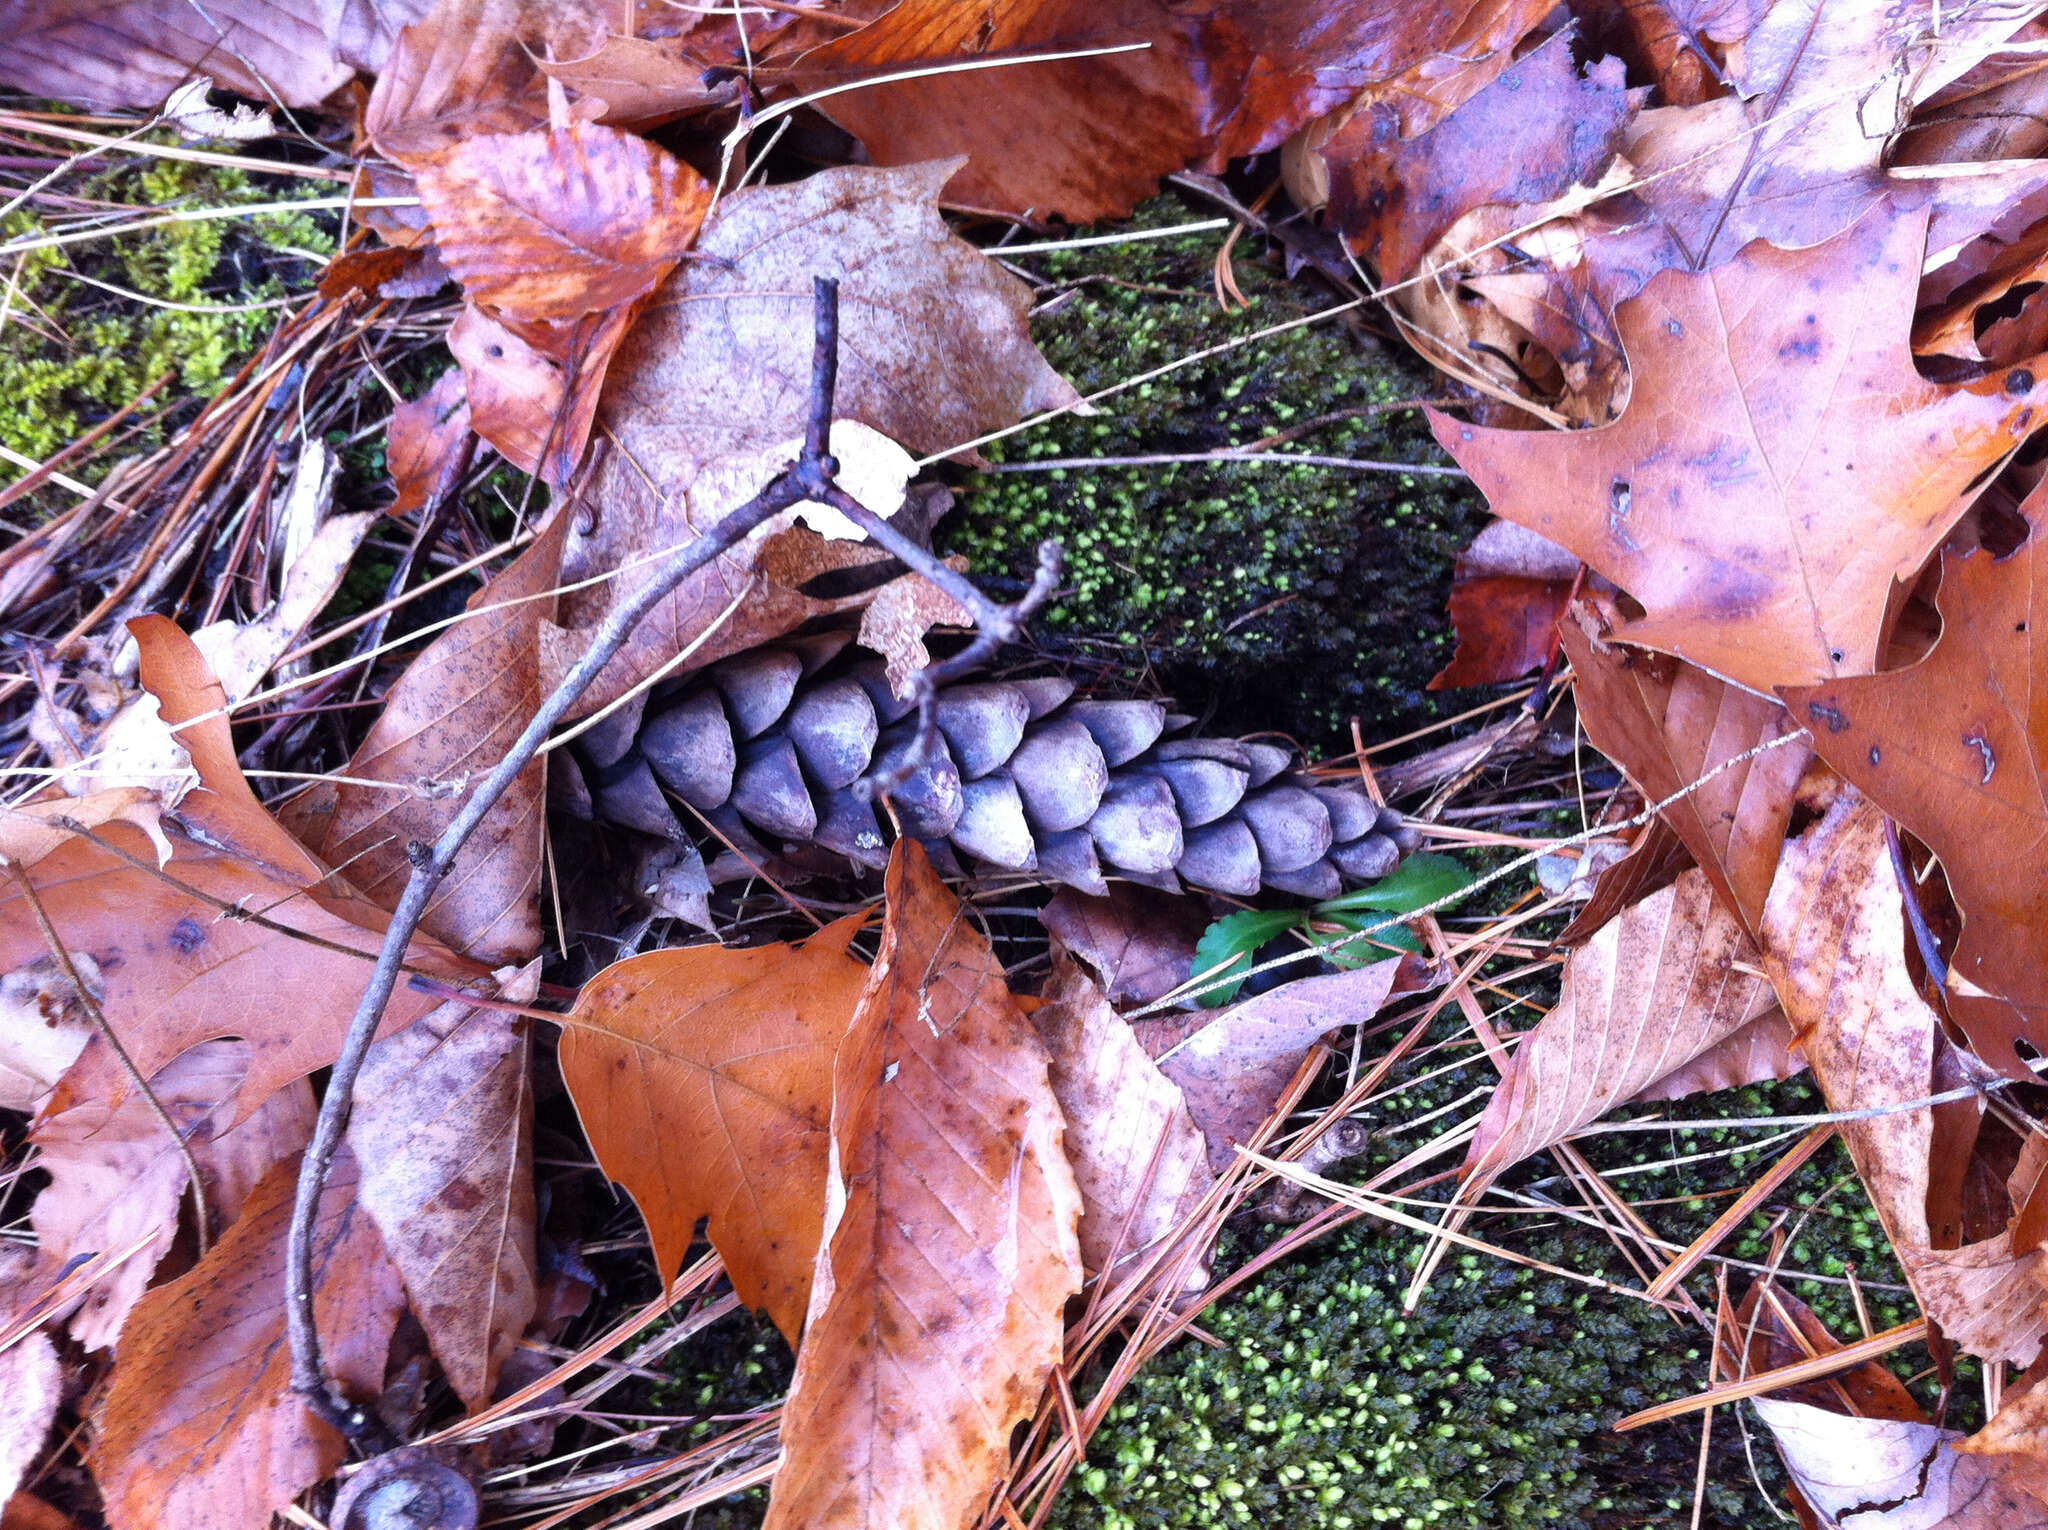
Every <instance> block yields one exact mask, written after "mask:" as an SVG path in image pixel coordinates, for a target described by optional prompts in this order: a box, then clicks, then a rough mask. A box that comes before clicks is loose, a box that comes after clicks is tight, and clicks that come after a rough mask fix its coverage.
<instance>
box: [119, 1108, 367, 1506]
mask: <svg viewBox="0 0 2048 1530" xmlns="http://www.w3.org/2000/svg"><path fill="white" fill-rule="evenodd" d="M297 1179H298V1160H297V1159H296V1158H292V1159H286V1160H284V1161H283V1162H281V1163H279V1164H278V1165H277V1166H276V1168H274V1169H273V1170H272V1171H271V1172H270V1174H269V1175H268V1176H266V1177H265V1179H264V1181H263V1183H262V1184H261V1185H259V1186H258V1187H257V1189H256V1193H255V1194H254V1195H252V1196H251V1197H250V1198H249V1204H248V1206H247V1207H246V1209H245V1210H244V1212H243V1215H242V1218H241V1220H240V1221H238V1222H237V1223H236V1224H235V1225H234V1226H233V1227H231V1228H230V1229H228V1232H227V1235H226V1236H225V1237H223V1238H222V1239H221V1240H220V1242H218V1243H216V1244H215V1245H214V1246H213V1248H212V1249H211V1250H210V1251H209V1252H208V1253H207V1256H206V1257H205V1258H204V1259H202V1260H200V1262H199V1263H198V1265H196V1266H195V1267H194V1268H193V1269H192V1270H191V1271H190V1272H189V1273H188V1274H186V1275H183V1276H181V1277H180V1278H179V1279H177V1280H174V1281H172V1282H171V1283H170V1284H169V1285H167V1286H159V1287H158V1288H157V1289H156V1290H154V1291H151V1292H150V1293H149V1294H148V1295H147V1296H145V1297H143V1299H142V1301H141V1302H140V1303H139V1304H138V1305H137V1307H136V1309H135V1313H134V1315H133V1318H132V1320H131V1323H130V1334H129V1337H128V1341H127V1342H126V1343H124V1344H123V1345H122V1346H121V1355H120V1363H119V1364H118V1365H116V1366H115V1368H114V1373H113V1384H112V1386H111V1387H110V1389H109V1390H108V1393H107V1397H106V1402H105V1405H104V1407H103V1408H102V1410H101V1412H100V1414H99V1427H98V1430H97V1431H96V1433H95V1434H94V1436H93V1439H92V1444H91V1447H90V1452H89V1455H90V1460H91V1463H92V1467H93V1474H94V1476H95V1478H96V1479H97V1480H98V1482H99V1484H100V1489H101V1491H102V1492H103V1493H104V1494H105V1496H106V1513H107V1521H108V1523H109V1525H111V1526H112V1527H113V1530H241V1527H246V1526H252V1525H260V1524H264V1523H266V1522H267V1521H268V1519H269V1517H270V1515H271V1514H272V1513H273V1512H275V1511H276V1510H278V1509H281V1508H283V1507H284V1506H285V1505H286V1504H288V1503H290V1502H291V1501H292V1499H293V1498H295V1497H296V1496H297V1495H298V1494H299V1493H301V1492H303V1491H304V1490H305V1489H306V1488H308V1487H310V1486H312V1485H313V1484H314V1483H316V1482H318V1481H320V1480H321V1479H323V1478H325V1477H327V1476H328V1475H330V1474H331V1473H332V1472H333V1471H334V1469H335V1468H336V1467H338V1466H340V1465H341V1463H342V1460H343V1457H344V1454H345V1452H344V1449H343V1445H342V1440H341V1437H340V1435H338V1434H337V1433H336V1432H335V1431H334V1430H333V1429H331V1428H330V1427H329V1426H328V1425H326V1424H325V1423H322V1422H321V1421H320V1420H318V1419H316V1418H315V1417H314V1416H313V1415H312V1414H311V1413H310V1412H309V1411H308V1410H307V1408H306V1405H305V1403H304V1402H303V1401H302V1400H301V1399H300V1397H299V1396H298V1394H297V1393H296V1392H294V1391H293V1390H292V1387H291V1356H290V1351H289V1347H288V1346H287V1345H286V1343H285V1336H284V1251H285V1229H286V1225H287V1224H288V1223H289V1221H290V1219H291V1205H292V1190H293V1186H294V1185H295V1183H296V1182H297ZM356 1191H357V1170H356V1161H355V1158H354V1156H353V1155H352V1154H351V1153H350V1152H349V1151H348V1149H347V1148H346V1147H344V1148H342V1149H341V1151H340V1153H339V1154H338V1155H337V1156H336V1158H335V1161H334V1171H333V1173H332V1174H331V1175H330V1176H329V1178H328V1181H327V1188H326V1190H325V1192H324V1193H323V1194H322V1196H321V1200H320V1219H319V1221H318V1223H317V1224H316V1226H315V1233H314V1250H313V1260H314V1264H313V1281H314V1298H313V1307H314V1315H315V1320H316V1321H317V1322H318V1323H319V1325H320V1333H321V1337H322V1339H323V1340H324V1347H325V1350H326V1360H327V1366H328V1371H329V1373H330V1374H331V1375H332V1376H334V1377H335V1379H336V1380H337V1381H339V1382H340V1384H341V1385H342V1386H343V1387H344V1388H345V1389H346V1391H347V1392H348V1394H349V1396H351V1397H352V1398H357V1399H361V1400H363V1401H370V1400H373V1399H375V1397H376V1396H377V1394H378V1392H379V1391H380V1390H381V1389H382V1387H383V1382H384V1361H385V1355H386V1352H387V1350H388V1349H389V1348H390V1345H391V1335H392V1332H393V1330H394V1329H395V1328H396V1327H397V1324H398V1316H399V1313H400V1311H401V1310H402V1309H403V1306H404V1296H403V1294H402V1291H401V1289H400V1286H399V1280H398V1273H397V1271H395V1270H394V1269H392V1267H391V1264H390V1262H389V1261H388V1260H387V1259H386V1258H385V1257H384V1250H383V1247H382V1245H381V1244H380V1242H379V1241H378V1237H377V1229H376V1226H375V1224H374V1223H373V1222H372V1221H371V1219H370V1214H369V1212H368V1211H367V1210H365V1209H364V1208H363V1206H362V1205H361V1204H360V1203H359V1202H358V1201H357V1199H356Z"/></svg>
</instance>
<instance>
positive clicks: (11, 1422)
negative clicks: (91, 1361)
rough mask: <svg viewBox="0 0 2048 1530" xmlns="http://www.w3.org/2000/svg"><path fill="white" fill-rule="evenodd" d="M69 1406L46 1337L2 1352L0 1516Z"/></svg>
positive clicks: (39, 1335) (52, 1347)
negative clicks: (64, 1405) (60, 1406)
mask: <svg viewBox="0 0 2048 1530" xmlns="http://www.w3.org/2000/svg"><path fill="white" fill-rule="evenodd" d="M63 1400H64V1370H63V1367H62V1366H61V1365H60V1364H59V1363H58V1360H57V1349H56V1346H55V1345H53V1344H52V1343H51V1342H50V1336H49V1335H48V1334H46V1333H32V1334H30V1335H29V1336H28V1337H27V1338H25V1339H23V1340H22V1341H21V1342H20V1343H19V1344H15V1345H13V1346H11V1347H9V1348H7V1349H0V1510H4V1509H5V1508H6V1507H7V1505H8V1502H9V1501H10V1500H11V1499H12V1498H13V1497H14V1490H15V1489H16V1488H18V1487H20V1486H21V1479H22V1478H23V1477H24V1476H26V1475H27V1473H28V1469H29V1468H30V1467H31V1466H33V1465H34V1464H35V1459H36V1457H37V1456H39V1455H41V1454H42V1450H43V1441H44V1439H45V1438H46V1437H47V1436H48V1435H49V1432H50V1425H51V1423H52V1422H53V1421H54V1420H55V1419H56V1417H57V1404H59V1403H60V1402H62V1401H63Z"/></svg>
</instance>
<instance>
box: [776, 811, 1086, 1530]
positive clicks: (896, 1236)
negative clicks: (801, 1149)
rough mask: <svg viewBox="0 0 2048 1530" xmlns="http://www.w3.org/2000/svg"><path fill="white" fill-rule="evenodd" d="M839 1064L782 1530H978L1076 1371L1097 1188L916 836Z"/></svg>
mask: <svg viewBox="0 0 2048 1530" xmlns="http://www.w3.org/2000/svg"><path fill="white" fill-rule="evenodd" d="M885 887H886V896H887V907H888V920H887V923H886V924H885V925H884V927H883V931H882V949H881V952H880V954H879V955H878V956H877V957H876V959H875V965H874V969H873V971H872V973H871V974H870V976H869V979H868V984H867V988H866V991H865V992H864V993H863V994H862V996H861V1003H860V1008H859V1011H858V1012H857V1013H856V1014H855V1016H854V1020H853V1025H852V1028H851V1029H850V1030H849V1031H848V1032H847V1034H846V1038H845V1040H844V1041H842V1042H841V1043H840V1046H839V1053H838V1056H837V1057H836V1058H835V1059H834V1061H833V1066H832V1163H833V1169H834V1173H833V1175H832V1178H831V1180H830V1182H829V1186H828V1199H827V1202H826V1228H825V1246H824V1248H823V1249H822V1250H821V1252H820V1254H819V1258H818V1267H817V1275H816V1279H815V1283H814V1284H813V1287H812V1290H811V1308H810V1321H809V1324H808V1327H807V1329H806V1332H805V1334H804V1342H803V1348H802V1350H801V1351H800V1352H799V1353H798V1356H797V1367H796V1377H795V1380H794V1382H793V1383H792V1385H791V1390H790V1398H789V1403H788V1406H787V1407H786V1409H785V1410H784V1414H783V1426H782V1439H783V1446H784V1449H785V1451H786V1454H785V1456H784V1459H783V1463H782V1467H781V1469H780V1471H778V1472H777V1474H776V1478H775V1486H774V1492H773V1496H772V1497H771V1498H770V1501H769V1505H768V1518H767V1522H766V1530H842V1527H844V1530H852V1527H856V1526H863V1527H864V1526H882V1525H886V1526H890V1527H891V1530H962V1527H964V1526H966V1525H969V1524H971V1523H972V1522H973V1521H974V1519H975V1517H976V1516H977V1515H978V1514H979V1513H980V1511H981V1509H982V1508H983V1506H984V1505H985V1504H986V1502H987V1499H988V1492H989V1488H990V1486H991V1485H992V1484H993V1482H994V1481H995V1479H996V1476H997V1475H998V1473H999V1472H1000V1470H1001V1468H1002V1466H1003V1463H1004V1462H1005V1461H1006V1460H1007V1459H1008V1455H1009V1446H1010V1430H1011V1428H1012V1426H1014V1425H1015V1424H1016V1423H1017V1421H1018V1420H1020V1419H1022V1418H1024V1417H1025V1416H1026V1415H1027V1414H1028V1413H1029V1412H1030V1411H1031V1409H1032V1407H1033V1405H1034V1404H1035V1403H1036V1402H1037V1400H1038V1398H1039V1395H1040V1392H1041V1390H1042V1389H1043V1387H1044V1385H1045V1379H1046V1375H1047V1373H1048V1372H1049V1371H1050V1370H1051V1368H1052V1367H1053V1366H1054V1365H1056V1364H1057V1363H1058V1362H1059V1358H1060V1345H1061V1335H1062V1309H1063V1308H1064V1306H1065V1304H1066V1300H1067V1298H1068V1297H1069V1296H1071V1295H1072V1294H1073V1293H1074V1292H1075V1291H1077V1290H1078V1289H1079V1288H1080V1285H1081V1255H1080V1249H1079V1247H1078V1245H1077V1243H1076V1240H1075V1231H1074V1229H1075V1223H1076V1222H1077V1220H1078V1219H1079V1217H1080V1213H1081V1197H1080V1192H1079V1191H1078V1190H1077V1189H1076V1188H1075V1184H1074V1176H1073V1173H1072V1171H1071V1170H1069V1169H1068V1167H1067V1161H1066V1158H1065V1156H1064V1155H1063V1154H1062V1152H1061V1144H1060V1135H1061V1126H1060V1112H1059V1106H1058V1104H1057V1103H1056V1102H1055V1101H1054V1099H1053V1093H1052V1086H1051V1084H1050V1082H1049V1081H1048V1078H1047V1066H1046V1058H1045V1053H1044V1050H1043V1049H1042V1048H1041V1047H1040V1046H1039V1043H1038V1038H1037V1036H1036V1035H1035V1034H1034V1033H1033V1032H1032V1029H1031V1026H1030V1023H1029V1022H1028V1021H1026V1020H1025V1019H1024V1017H1023V1016H1022V1015H1021V1014H1019V1013H1018V1011H1017V1006H1016V1004H1015V1003H1014V1002H1013V1001H1012V1000H1011V998H1010V992H1009V989H1008V988H1007V987H1006V986H1005V985H1004V983H1003V969H1002V967H1001V965H1000V964H999V963H998V962H997V961H996V959H995V957H994V955H993V954H992V953H991V952H990V950H989V946H988V942H987V941H986V940H985V939H984V938H983V937H982V935H981V934H980V932H979V931H978V929H977V928H976V926H975V924H974V922H973V921H972V920H971V919H969V918H968V916H967V914H966V912H965V910H963V909H962V908H961V906H960V904H959V902H958V901H957V900H956V899H955V898H954V897H953V895H952V893H950V892H949V891H947V889H946V886H945V884H944V883H943V882H941V881H940V880H939V878H938V874H937V873H936V872H934V871H933V870H932V868H931V862H930V861H929V860H928V859H927V858H926V856H925V853H924V850H923V849H922V847H920V846H919V845H918V844H917V842H916V841H914V840H899V841H898V842H897V845H896V849H895V852H894V854H893V855H892V856H891V858H890V861H889V870H888V873H887V878H886V882H885Z"/></svg>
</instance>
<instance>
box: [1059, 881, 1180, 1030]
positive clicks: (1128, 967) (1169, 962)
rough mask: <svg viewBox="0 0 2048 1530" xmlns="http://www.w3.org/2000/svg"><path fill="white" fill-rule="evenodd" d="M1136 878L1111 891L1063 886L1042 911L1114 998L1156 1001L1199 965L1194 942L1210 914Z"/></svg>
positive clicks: (1112, 885)
mask: <svg viewBox="0 0 2048 1530" xmlns="http://www.w3.org/2000/svg"><path fill="white" fill-rule="evenodd" d="M1192 904H1193V900H1191V899H1188V898H1181V897H1175V896H1174V895H1173V894H1172V893H1167V892H1161V891H1160V890H1159V889H1158V888H1156V887H1142V886H1140V885H1139V884H1138V883H1136V882H1121V881H1119V882H1112V883H1110V884H1109V896H1108V897H1106V898H1095V897H1090V896H1089V895H1088V894H1087V893H1081V892H1075V891H1074V889H1072V888H1071V887H1063V888H1061V889H1060V890H1059V891H1058V892H1056V893H1054V894H1053V896H1052V901H1051V902H1050V903H1048V904H1046V906H1045V907H1044V908H1042V909H1040V910H1039V914H1038V917H1039V918H1040V919H1041V920H1043V921H1044V923H1045V927H1046V929H1047V930H1048V931H1050V932H1051V933H1052V935H1053V936H1054V937H1055V938H1056V939H1058V941H1059V943H1060V944H1061V945H1063V946H1065V947H1066V948H1067V950H1068V951H1069V952H1071V953H1072V954H1073V955H1075V956H1077V957H1079V958H1080V959H1081V960H1082V961H1083V962H1085V963H1087V964H1088V966H1089V968H1090V969H1091V970H1092V971H1093V972H1094V973H1095V975H1096V977H1097V978H1098V979H1099V980H1100V982H1101V984H1102V989H1103V993H1104V995H1105V996H1106V997H1108V998H1109V999H1110V1000H1112V1001H1113V1002H1129V1003H1133V1004H1150V1003H1151V1002H1152V1001H1153V1000H1154V999H1156V998H1158V997H1159V996H1160V995H1162V994H1164V993H1167V992H1170V991H1171V990H1173V989H1175V988H1178V987H1179V986H1180V985H1181V984H1182V983H1185V982H1186V981H1187V980H1188V974H1189V973H1190V972H1192V971H1194V968H1195V946H1196V944H1197V943H1198V942H1199V941H1200V940H1201V938H1202V932H1203V931H1204V930H1206V929H1207V928H1208V927H1209V923H1210V921H1209V917H1208V915H1207V914H1205V913H1204V912H1203V911H1202V910H1201V909H1199V908H1196V907H1194V906H1192Z"/></svg>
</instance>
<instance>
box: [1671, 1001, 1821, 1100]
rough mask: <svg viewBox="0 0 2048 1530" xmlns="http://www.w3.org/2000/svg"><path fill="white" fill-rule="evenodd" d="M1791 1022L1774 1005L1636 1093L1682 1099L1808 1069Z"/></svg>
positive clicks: (1779, 1077) (1770, 1079) (1788, 1075)
mask: <svg viewBox="0 0 2048 1530" xmlns="http://www.w3.org/2000/svg"><path fill="white" fill-rule="evenodd" d="M1797 1039H1798V1038H1797V1037H1796V1036H1794V1034H1793V1032H1792V1022H1791V1021H1790V1020H1787V1019H1786V1018H1785V1012H1784V1011H1783V1010H1782V1009H1779V1008H1777V1007H1776V1006H1775V1005H1774V1006H1773V1007H1772V1008H1771V1009H1770V1010H1769V1011H1768V1012H1766V1013H1765V1014H1763V1015H1760V1016H1758V1017H1757V1018H1756V1019H1754V1020H1752V1021H1750V1022H1749V1024H1747V1025H1745V1026H1743V1027H1741V1028H1740V1029H1739V1030H1736V1031H1734V1032H1733V1033H1731V1034H1729V1035H1727V1036H1724V1037H1722V1038H1721V1040H1719V1041H1717V1042H1715V1043H1714V1044H1713V1045H1712V1046H1710V1047H1708V1048H1707V1049H1706V1050H1705V1051H1704V1052H1702V1053H1700V1054H1699V1055H1698V1056H1697V1057H1695V1058H1693V1059H1692V1060H1691V1061H1690V1062H1684V1063H1680V1064H1679V1065H1678V1066H1677V1067H1676V1068H1673V1069H1672V1070H1671V1071H1670V1072H1669V1073H1665V1074H1661V1075H1659V1076H1658V1077H1657V1078H1654V1079H1652V1080H1651V1081H1650V1082H1649V1083H1647V1084H1645V1085H1643V1087H1642V1088H1641V1089H1638V1090H1637V1091H1636V1093H1635V1100H1636V1101H1637V1102H1641V1101H1646V1100H1682V1099H1684V1098H1685V1097H1686V1096H1687V1095H1689V1094H1710V1093H1712V1092H1714V1091H1715V1090H1717V1089H1740V1088H1741V1087H1742V1086H1743V1085H1744V1084H1766V1083H1770V1082H1773V1081H1774V1080H1777V1079H1781V1078H1790V1077H1791V1076H1792V1075H1793V1074H1795V1073H1803V1072H1805V1071H1806V1059H1805V1058H1804V1057H1802V1056H1800V1055H1799V1053H1798V1052H1797V1051H1795V1050H1794V1045H1795V1043H1796V1041H1797Z"/></svg>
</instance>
